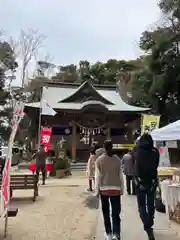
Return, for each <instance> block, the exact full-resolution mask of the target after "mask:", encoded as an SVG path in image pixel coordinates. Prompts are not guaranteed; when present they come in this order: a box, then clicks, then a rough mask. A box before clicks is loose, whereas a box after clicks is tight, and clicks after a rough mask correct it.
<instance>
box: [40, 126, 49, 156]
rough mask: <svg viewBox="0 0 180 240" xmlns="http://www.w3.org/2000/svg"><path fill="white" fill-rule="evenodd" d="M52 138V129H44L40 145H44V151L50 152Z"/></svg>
mask: <svg viewBox="0 0 180 240" xmlns="http://www.w3.org/2000/svg"><path fill="white" fill-rule="evenodd" d="M51 137H52V128H42V130H41V137H40V144H43V145H44V149H45V151H46V152H48V149H49V145H50V143H51Z"/></svg>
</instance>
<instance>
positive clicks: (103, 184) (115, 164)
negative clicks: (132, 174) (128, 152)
mask: <svg viewBox="0 0 180 240" xmlns="http://www.w3.org/2000/svg"><path fill="white" fill-rule="evenodd" d="M104 151H105V153H103V154H100V156H99V157H98V158H97V159H96V165H95V184H96V186H95V196H99V197H100V200H101V207H102V213H103V218H104V227H105V232H106V235H107V236H106V239H107V240H110V239H111V240H120V233H121V229H120V213H121V195H122V194H123V192H124V181H123V173H122V165H121V160H120V159H119V158H118V157H117V156H116V155H114V154H113V145H112V142H111V140H106V141H105V142H104ZM110 207H111V217H112V224H111V219H110Z"/></svg>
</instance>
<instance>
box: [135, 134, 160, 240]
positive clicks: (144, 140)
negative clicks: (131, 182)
mask: <svg viewBox="0 0 180 240" xmlns="http://www.w3.org/2000/svg"><path fill="white" fill-rule="evenodd" d="M158 165H159V152H158V150H157V149H156V148H155V147H154V146H153V140H152V137H151V135H150V134H148V133H145V134H143V135H142V136H141V138H140V139H139V141H138V143H137V146H136V154H135V183H136V193H137V202H138V209H139V215H140V218H141V220H142V223H143V225H144V230H145V231H146V233H147V235H148V237H149V240H155V237H154V233H153V225H154V213H155V192H156V187H157V182H158V175H157V168H158Z"/></svg>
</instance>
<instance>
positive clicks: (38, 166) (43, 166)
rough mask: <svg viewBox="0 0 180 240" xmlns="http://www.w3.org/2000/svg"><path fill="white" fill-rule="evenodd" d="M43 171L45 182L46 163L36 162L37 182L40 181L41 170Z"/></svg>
mask: <svg viewBox="0 0 180 240" xmlns="http://www.w3.org/2000/svg"><path fill="white" fill-rule="evenodd" d="M40 171H42V177H43V184H44V183H45V180H46V165H44V164H36V175H37V182H38V181H39V172H40Z"/></svg>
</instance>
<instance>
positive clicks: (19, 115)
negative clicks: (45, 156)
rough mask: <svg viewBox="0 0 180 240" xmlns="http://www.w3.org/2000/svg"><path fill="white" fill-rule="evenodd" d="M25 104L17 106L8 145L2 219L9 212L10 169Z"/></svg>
mask: <svg viewBox="0 0 180 240" xmlns="http://www.w3.org/2000/svg"><path fill="white" fill-rule="evenodd" d="M23 110H24V104H23V103H19V104H17V105H16V107H15V108H14V111H13V117H12V121H11V127H12V131H11V135H10V138H9V143H8V155H7V158H6V162H5V166H4V169H3V175H2V184H1V208H0V211H1V212H0V217H4V216H5V215H6V213H7V210H8V204H9V201H10V169H11V160H12V147H13V143H14V139H15V136H16V132H17V129H18V126H19V123H20V121H21V119H22V118H23V116H24V111H23Z"/></svg>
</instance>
